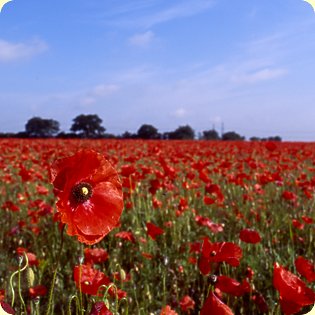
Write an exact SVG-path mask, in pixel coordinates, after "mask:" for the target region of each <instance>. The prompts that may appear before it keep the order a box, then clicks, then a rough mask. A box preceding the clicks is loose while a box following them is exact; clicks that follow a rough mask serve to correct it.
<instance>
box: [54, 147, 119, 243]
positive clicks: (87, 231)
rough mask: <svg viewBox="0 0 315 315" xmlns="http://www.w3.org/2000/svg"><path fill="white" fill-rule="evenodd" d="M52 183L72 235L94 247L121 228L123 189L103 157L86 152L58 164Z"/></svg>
mask: <svg viewBox="0 0 315 315" xmlns="http://www.w3.org/2000/svg"><path fill="white" fill-rule="evenodd" d="M51 181H52V183H53V185H54V192H55V194H56V196H57V197H58V202H57V209H58V211H59V213H60V219H61V222H62V223H64V224H67V225H68V229H67V233H68V235H70V236H77V237H78V240H79V241H80V242H83V243H85V244H90V245H91V244H95V243H97V242H99V241H100V240H101V239H102V238H103V237H104V236H105V235H106V234H108V233H109V232H110V231H111V230H112V229H113V228H114V227H115V226H116V225H117V223H118V221H119V218H120V215H121V212H122V209H123V195H122V186H121V183H120V180H119V178H118V175H117V172H116V171H115V169H114V168H113V167H112V166H111V164H110V163H109V162H108V161H107V160H106V159H105V158H104V156H103V155H101V154H99V153H97V152H95V151H93V150H88V149H86V150H80V151H79V152H77V153H76V154H75V155H73V156H70V157H66V158H63V159H60V160H57V161H55V162H54V163H53V165H52V166H51Z"/></svg>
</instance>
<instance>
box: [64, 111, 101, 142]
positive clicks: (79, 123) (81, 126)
mask: <svg viewBox="0 0 315 315" xmlns="http://www.w3.org/2000/svg"><path fill="white" fill-rule="evenodd" d="M102 122H103V121H102V119H101V118H100V117H98V115H84V114H81V115H79V116H77V117H75V118H74V119H73V124H72V126H71V128H70V130H71V131H73V132H76V133H78V135H79V136H81V137H83V138H98V137H102V136H103V135H104V132H105V130H106V129H105V128H104V127H103V126H102Z"/></svg>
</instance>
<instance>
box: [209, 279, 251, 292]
mask: <svg viewBox="0 0 315 315" xmlns="http://www.w3.org/2000/svg"><path fill="white" fill-rule="evenodd" d="M215 287H216V288H218V289H220V290H221V291H222V292H225V293H228V294H232V295H235V296H242V295H244V294H245V293H249V292H250V284H249V283H248V282H247V281H246V280H244V281H243V282H242V283H239V282H238V281H236V280H235V279H232V278H230V277H227V276H219V277H217V282H216V283H215Z"/></svg>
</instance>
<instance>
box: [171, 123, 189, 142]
mask: <svg viewBox="0 0 315 315" xmlns="http://www.w3.org/2000/svg"><path fill="white" fill-rule="evenodd" d="M168 138H169V139H178V140H192V139H194V138H195V131H194V129H192V128H191V127H190V126H189V125H186V126H179V127H178V128H177V129H176V130H175V131H172V132H169V133H168Z"/></svg>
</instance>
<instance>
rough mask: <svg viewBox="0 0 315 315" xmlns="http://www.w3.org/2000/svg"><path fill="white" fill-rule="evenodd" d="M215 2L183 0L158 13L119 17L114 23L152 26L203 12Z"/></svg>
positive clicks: (212, 0) (211, 0)
mask: <svg viewBox="0 0 315 315" xmlns="http://www.w3.org/2000/svg"><path fill="white" fill-rule="evenodd" d="M214 3H215V2H214V0H185V1H184V0H181V1H180V2H178V3H177V4H173V5H171V6H169V7H168V8H165V9H161V10H160V11H158V12H156V13H151V14H150V13H142V14H141V15H139V16H137V18H126V19H118V20H115V21H113V24H115V25H117V26H125V27H130V26H136V27H144V28H150V27H152V26H154V25H157V24H161V23H165V22H169V21H171V20H175V19H180V18H187V17H190V16H194V15H196V14H199V13H202V12H204V11H206V10H208V9H210V8H211V7H212V6H213V5H214Z"/></svg>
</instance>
